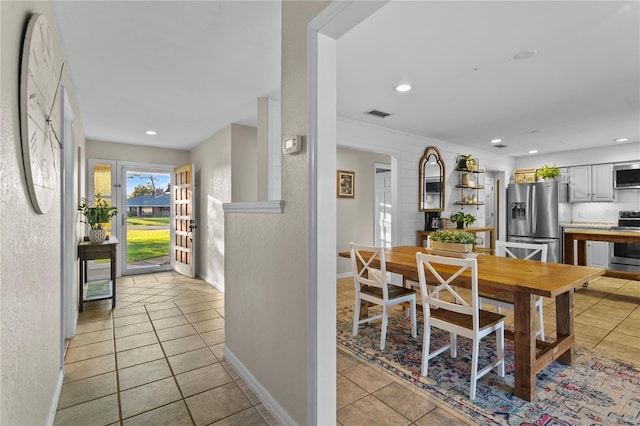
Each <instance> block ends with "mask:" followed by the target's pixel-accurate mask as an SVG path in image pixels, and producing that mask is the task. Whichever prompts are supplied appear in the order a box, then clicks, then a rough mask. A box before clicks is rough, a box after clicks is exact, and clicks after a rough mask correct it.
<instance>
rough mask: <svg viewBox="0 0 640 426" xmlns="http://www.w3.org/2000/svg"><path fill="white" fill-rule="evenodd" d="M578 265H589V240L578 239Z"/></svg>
mask: <svg viewBox="0 0 640 426" xmlns="http://www.w3.org/2000/svg"><path fill="white" fill-rule="evenodd" d="M578 265H582V266H586V265H587V242H586V241H585V240H578Z"/></svg>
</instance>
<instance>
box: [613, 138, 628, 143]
mask: <svg viewBox="0 0 640 426" xmlns="http://www.w3.org/2000/svg"><path fill="white" fill-rule="evenodd" d="M628 140H629V138H618V139H614V140H613V141H614V142H627V141H628Z"/></svg>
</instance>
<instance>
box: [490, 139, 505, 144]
mask: <svg viewBox="0 0 640 426" xmlns="http://www.w3.org/2000/svg"><path fill="white" fill-rule="evenodd" d="M500 142H502V139H491V143H500Z"/></svg>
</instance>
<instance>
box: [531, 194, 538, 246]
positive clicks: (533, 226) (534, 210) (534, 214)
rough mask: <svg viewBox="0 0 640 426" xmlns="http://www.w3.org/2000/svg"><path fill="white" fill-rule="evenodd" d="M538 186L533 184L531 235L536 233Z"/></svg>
mask: <svg viewBox="0 0 640 426" xmlns="http://www.w3.org/2000/svg"><path fill="white" fill-rule="evenodd" d="M536 207H537V206H536V186H535V184H534V185H531V235H533V234H535V233H536V228H537V223H538V210H537V208H536Z"/></svg>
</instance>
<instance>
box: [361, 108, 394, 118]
mask: <svg viewBox="0 0 640 426" xmlns="http://www.w3.org/2000/svg"><path fill="white" fill-rule="evenodd" d="M366 114H369V115H373V116H376V117H380V118H385V117H388V116H390V115H391V114H389V113H388V112H383V111H378V110H377V109H372V110H371V111H367V112H366Z"/></svg>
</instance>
